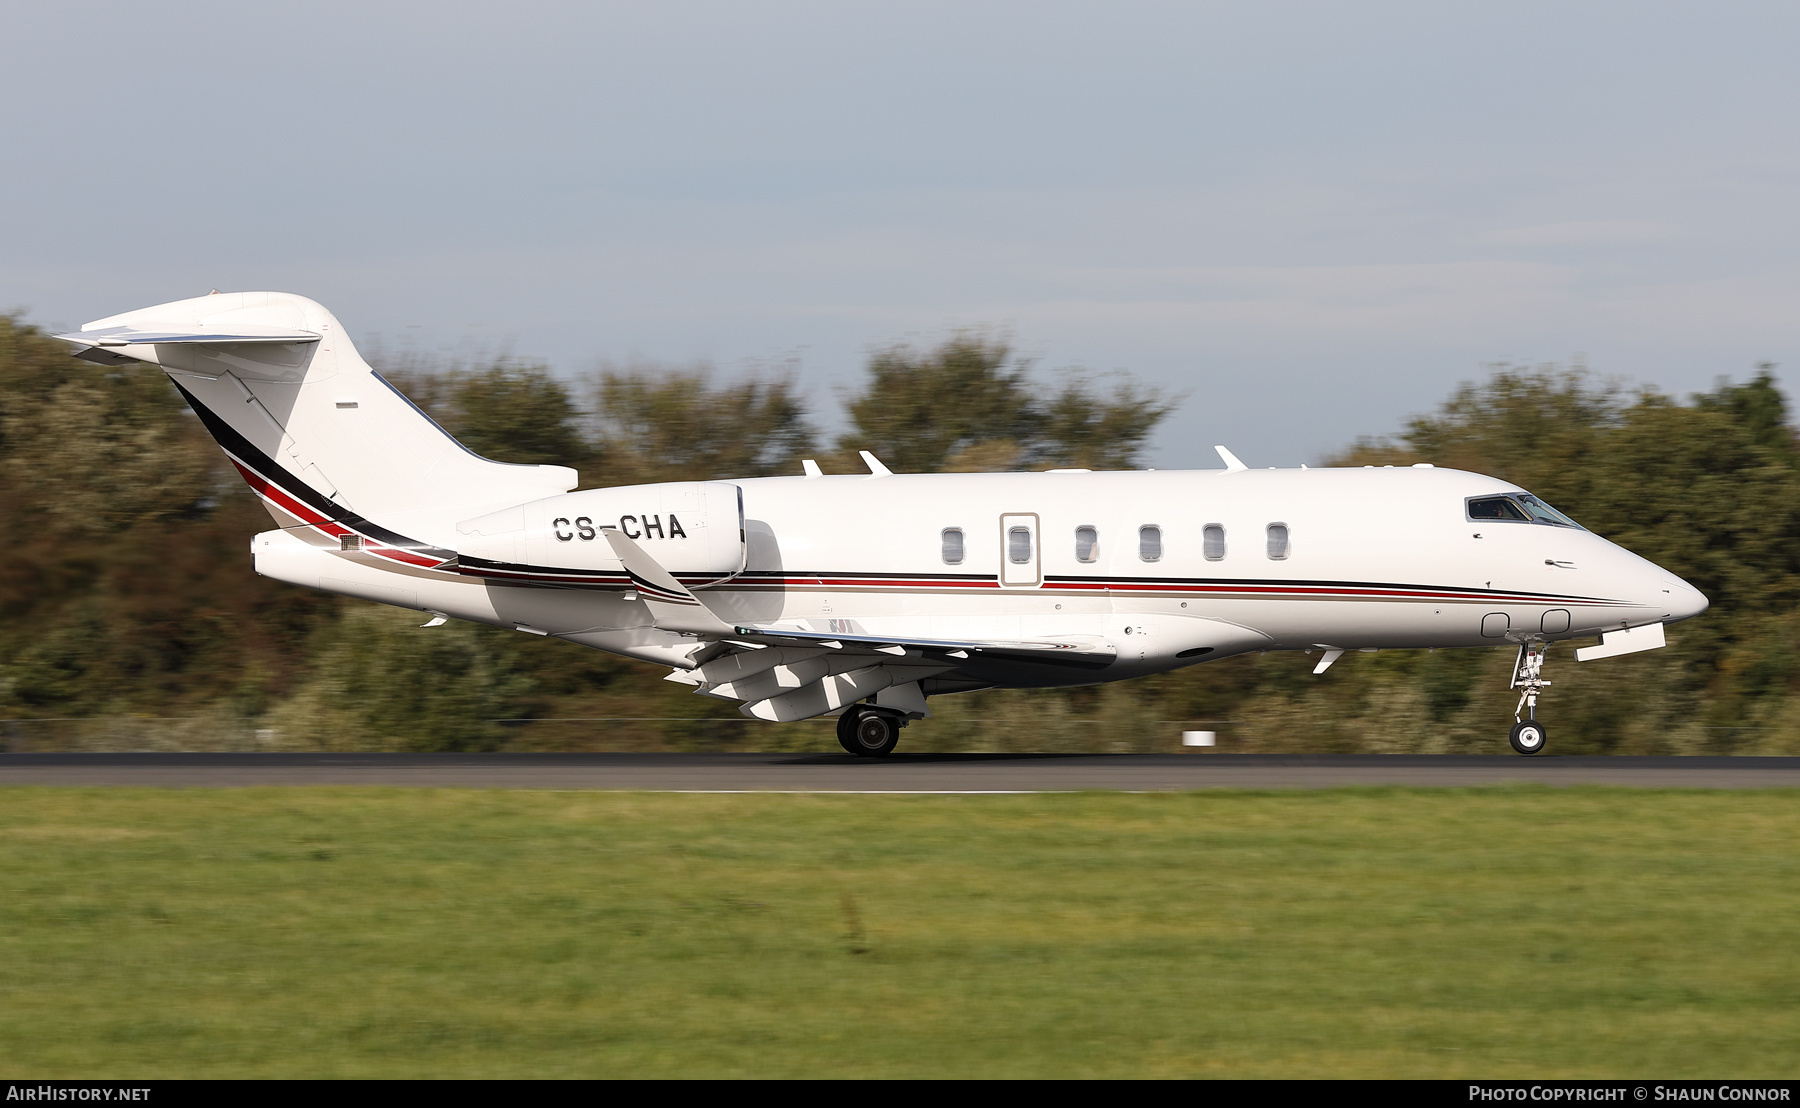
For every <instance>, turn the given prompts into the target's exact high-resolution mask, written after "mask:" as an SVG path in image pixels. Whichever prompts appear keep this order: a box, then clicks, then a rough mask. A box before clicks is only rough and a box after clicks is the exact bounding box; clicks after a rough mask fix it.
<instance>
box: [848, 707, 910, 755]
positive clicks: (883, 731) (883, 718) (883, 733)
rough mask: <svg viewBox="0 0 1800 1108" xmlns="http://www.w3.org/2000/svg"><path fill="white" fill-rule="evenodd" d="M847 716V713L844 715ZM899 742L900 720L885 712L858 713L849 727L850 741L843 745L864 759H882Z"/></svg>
mask: <svg viewBox="0 0 1800 1108" xmlns="http://www.w3.org/2000/svg"><path fill="white" fill-rule="evenodd" d="M845 714H846V715H848V714H849V713H847V712H846V713H845ZM899 742H900V720H899V719H898V718H896V717H895V716H892V715H889V714H888V713H886V712H870V711H859V712H857V713H856V722H855V723H854V724H853V725H852V726H851V727H850V741H849V742H847V743H845V744H844V745H845V746H846V747H848V748H849V749H850V753H852V754H856V755H859V756H861V757H864V758H882V757H886V756H887V755H888V754H889V753H891V752H892V751H893V749H894V747H895V745H896V744H898V743H899Z"/></svg>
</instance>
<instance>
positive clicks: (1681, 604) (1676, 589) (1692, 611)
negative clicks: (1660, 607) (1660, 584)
mask: <svg viewBox="0 0 1800 1108" xmlns="http://www.w3.org/2000/svg"><path fill="white" fill-rule="evenodd" d="M1664 588H1666V589H1667V590H1668V595H1667V596H1665V597H1664V598H1663V602H1664V604H1665V605H1667V608H1668V613H1669V615H1668V620H1667V622H1669V623H1674V622H1676V621H1677V620H1683V619H1692V618H1693V617H1694V616H1697V615H1699V614H1700V613H1701V612H1704V611H1706V609H1707V608H1709V607H1711V606H1712V601H1710V600H1708V599H1706V594H1705V593H1703V592H1701V591H1700V590H1699V589H1696V588H1695V587H1694V586H1692V585H1690V584H1688V583H1687V582H1686V581H1683V580H1682V579H1681V578H1679V577H1671V578H1669V580H1668V583H1667V584H1666V585H1665V586H1664Z"/></svg>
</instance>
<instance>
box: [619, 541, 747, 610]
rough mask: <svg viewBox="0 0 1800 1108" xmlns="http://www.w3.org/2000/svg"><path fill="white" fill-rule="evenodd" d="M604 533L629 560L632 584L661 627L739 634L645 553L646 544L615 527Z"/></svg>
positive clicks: (625, 558)
mask: <svg viewBox="0 0 1800 1108" xmlns="http://www.w3.org/2000/svg"><path fill="white" fill-rule="evenodd" d="M600 533H601V534H602V535H605V536H606V541H607V542H609V543H611V544H612V548H613V553H614V554H617V555H618V556H619V561H621V562H623V563H625V573H626V575H627V576H629V577H630V578H631V585H632V587H633V588H635V589H636V590H637V594H638V595H639V596H641V597H643V599H644V606H645V607H646V608H648V609H650V617H651V618H652V619H654V620H655V621H656V625H657V626H658V627H660V628H662V629H663V630H665V631H680V632H683V633H686V634H690V635H712V636H727V635H733V634H736V632H735V631H733V630H732V627H731V625H730V624H729V623H726V622H725V621H724V620H722V619H720V618H719V617H718V616H716V615H714V614H713V612H712V609H711V608H708V607H707V606H706V605H705V604H702V603H701V602H700V598H699V597H697V596H695V595H694V594H693V593H691V592H689V591H688V590H687V586H685V585H683V584H682V583H681V582H680V581H677V580H675V578H674V577H673V576H672V575H671V574H670V573H669V571H668V570H666V569H664V568H663V567H662V566H661V565H659V564H657V561H656V559H655V558H652V557H651V556H650V555H648V554H646V553H644V548H643V547H641V546H639V545H638V544H637V543H635V542H632V541H631V540H630V539H628V538H626V537H625V534H624V532H622V531H620V530H618V529H617V528H615V527H603V528H601V530H600Z"/></svg>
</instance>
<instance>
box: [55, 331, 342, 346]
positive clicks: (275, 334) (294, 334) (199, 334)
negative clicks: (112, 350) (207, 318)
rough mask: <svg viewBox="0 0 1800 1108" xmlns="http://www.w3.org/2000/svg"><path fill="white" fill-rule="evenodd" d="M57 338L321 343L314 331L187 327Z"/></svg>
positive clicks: (88, 342)
mask: <svg viewBox="0 0 1800 1108" xmlns="http://www.w3.org/2000/svg"><path fill="white" fill-rule="evenodd" d="M55 337H56V338H59V339H61V340H63V341H64V342H73V343H79V344H81V345H82V346H131V345H133V344H138V343H245V342H275V343H307V342H318V341H319V336H318V335H316V334H314V333H313V332H311V331H296V330H291V329H289V328H285V327H230V328H221V329H219V330H216V331H208V330H205V329H203V328H199V327H185V328H181V329H179V330H159V329H146V328H141V327H97V328H95V329H94V330H92V331H75V332H71V333H70V334H66V335H57V336H55Z"/></svg>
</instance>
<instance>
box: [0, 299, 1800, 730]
mask: <svg viewBox="0 0 1800 1108" xmlns="http://www.w3.org/2000/svg"><path fill="white" fill-rule="evenodd" d="M371 361H374V362H376V363H377V368H379V369H381V370H382V371H383V372H384V374H385V375H386V376H388V377H389V378H390V380H392V381H394V382H395V384H396V385H397V386H398V387H400V388H401V390H402V391H404V392H406V393H407V394H408V395H409V396H410V397H412V398H413V399H414V400H415V402H417V403H419V404H420V405H421V407H423V408H424V409H425V410H426V411H428V412H429V413H431V414H432V416H433V417H434V418H436V419H437V420H438V421H439V422H440V423H442V424H443V425H444V427H445V428H446V429H447V430H448V431H450V432H451V433H452V434H454V435H455V436H456V437H457V438H459V439H460V440H461V441H463V442H464V443H465V444H466V445H468V446H469V447H470V448H471V449H473V450H475V451H477V452H478V453H482V454H485V455H487V456H489V457H493V458H496V459H498V460H502V461H510V462H554V463H557V464H564V465H572V466H575V467H576V468H578V469H579V470H580V471H581V474H582V479H583V486H582V487H590V488H591V487H599V486H605V485H620V484H634V483H639V482H646V481H665V480H687V479H708V478H721V477H748V476H764V475H772V474H782V473H796V472H798V471H799V461H800V459H802V458H806V457H815V458H818V459H819V460H820V461H821V462H822V463H823V464H824V465H825V467H826V469H827V471H828V472H829V471H837V472H858V471H860V470H861V468H862V466H861V463H860V461H859V460H858V458H857V451H859V450H863V449H867V450H870V451H871V452H873V453H874V454H875V455H876V456H877V457H879V458H881V459H882V460H883V461H884V462H885V463H887V464H888V465H889V466H890V467H892V468H893V469H895V470H896V471H900V472H955V471H979V470H1003V469H1039V468H1052V467H1067V466H1079V467H1085V468H1093V469H1117V468H1131V467H1132V466H1134V465H1135V464H1136V463H1137V460H1138V456H1139V453H1140V451H1141V450H1142V448H1143V445H1144V443H1145V441H1146V440H1147V438H1148V436H1149V435H1150V434H1151V433H1152V432H1153V431H1154V429H1155V428H1156V426H1157V425H1158V423H1159V422H1160V421H1161V420H1162V419H1164V418H1165V417H1166V416H1167V415H1168V414H1169V413H1170V412H1171V411H1172V410H1173V409H1174V406H1175V405H1176V404H1177V403H1178V402H1179V398H1178V397H1171V396H1169V395H1167V394H1165V393H1162V392H1160V391H1158V390H1156V389H1154V388H1149V387H1146V386H1144V385H1143V384H1141V383H1139V382H1137V381H1135V380H1134V379H1132V378H1131V377H1129V376H1127V375H1111V376H1102V375H1093V374H1087V373H1082V372H1065V373H1058V374H1046V373H1044V372H1042V371H1041V370H1040V369H1039V368H1038V367H1037V366H1035V365H1034V364H1032V363H1031V361H1030V360H1029V359H1026V358H1024V357H1021V356H1020V355H1019V353H1018V352H1017V351H1016V349H1015V348H1014V347H1013V346H1012V345H1011V344H1010V343H1009V342H1008V341H1007V340H1006V339H1005V338H1004V337H1001V336H998V335H996V334H993V333H987V332H977V331H971V332H963V333H958V334H954V335H951V336H949V337H947V338H945V339H943V340H942V341H940V342H937V343H935V344H929V345H918V344H900V345H891V346H887V347H882V348H878V349H876V350H874V351H872V352H871V354H870V356H869V358H868V360H867V364H866V366H865V367H864V368H865V372H864V376H863V378H862V380H861V382H860V384H859V386H858V387H857V388H856V389H855V391H854V392H853V393H852V394H851V395H850V396H849V397H848V398H847V399H846V402H845V405H844V420H843V431H842V432H841V433H840V434H838V435H836V436H835V437H833V438H831V439H830V440H829V441H827V439H826V438H825V437H824V436H823V435H821V433H820V432H819V430H818V428H817V425H816V423H815V422H814V420H815V419H816V418H817V416H818V413H816V412H814V411H813V410H812V409H811V408H810V407H809V405H808V403H807V397H806V396H805V395H804V394H803V392H802V390H801V389H800V387H799V385H798V379H797V375H796V372H795V371H794V368H793V367H791V366H786V367H775V368H773V369H767V370H764V371H761V372H756V373H751V374H748V375H744V376H740V377H737V378H735V379H725V378H721V377H719V376H718V375H716V374H713V373H711V372H710V371H708V370H707V369H706V368H705V367H699V366H695V367H671V366H666V365H658V364H626V365H617V366H602V367H601V368H600V369H599V370H597V371H595V372H593V373H590V374H587V375H584V376H579V377H563V376H558V375H557V374H555V373H552V372H551V371H550V369H549V367H547V366H545V365H542V364H537V363H532V362H528V361H522V360H518V359H512V358H489V359H485V360H482V361H477V362H474V363H470V364H444V363H441V362H436V361H434V360H433V359H432V358H429V357H424V356H420V355H417V354H413V355H387V354H382V353H381V352H379V351H378V352H377V355H376V356H375V357H372V358H371ZM1416 461H1429V462H1433V463H1434V464H1437V465H1440V466H1454V467H1456V468H1462V469H1470V470H1476V471H1479V472H1485V473H1490V474H1493V475H1495V476H1498V477H1502V478H1505V479H1507V480H1511V481H1515V482H1517V483H1518V484H1519V485H1521V486H1522V487H1524V488H1527V489H1530V490H1532V491H1534V492H1536V493H1538V494H1539V495H1541V496H1543V497H1544V498H1545V499H1547V500H1548V501H1550V503H1552V504H1554V505H1556V506H1557V507H1559V508H1561V509H1563V510H1564V511H1566V512H1568V513H1570V514H1571V515H1573V516H1574V517H1575V518H1576V519H1578V520H1580V521H1581V522H1582V523H1583V524H1585V525H1586V526H1588V527H1590V528H1591V529H1593V530H1595V531H1597V532H1599V533H1600V534H1603V535H1606V536H1607V537H1609V538H1612V539H1615V540H1616V541H1619V542H1621V543H1623V544H1624V545H1625V546H1627V547H1628V548H1630V549H1632V550H1635V551H1637V552H1638V553H1640V554H1642V555H1644V556H1645V557H1648V558H1650V559H1652V560H1653V561H1656V562H1657V563H1659V564H1661V565H1664V566H1666V567H1668V568H1669V569H1671V570H1672V571H1674V572H1676V573H1678V574H1680V575H1682V576H1683V577H1685V578H1687V579H1688V580H1690V581H1693V582H1694V583H1695V584H1696V585H1698V586H1699V587H1700V588H1701V589H1702V590H1704V591H1705V592H1706V593H1707V594H1708V596H1709V597H1711V598H1712V601H1713V607H1712V609H1711V610H1710V611H1709V612H1708V613H1707V614H1706V615H1704V616H1702V617H1700V618H1699V619H1697V620H1693V621H1690V622H1688V623H1684V624H1681V625H1678V626H1677V627H1676V628H1674V629H1672V630H1671V632H1670V641H1671V646H1670V648H1669V649H1666V650H1662V651H1656V652H1653V653H1650V654H1644V655H1635V656H1631V657H1627V658H1620V659H1614V660H1610V661H1606V662H1601V663H1594V664H1591V665H1586V666H1576V665H1574V664H1573V662H1572V659H1571V658H1570V655H1569V653H1568V651H1567V648H1558V649H1556V650H1553V652H1552V656H1551V658H1552V672H1551V673H1550V676H1551V678H1552V679H1553V680H1554V681H1556V685H1555V687H1554V688H1553V689H1552V691H1551V693H1550V695H1549V697H1548V699H1547V702H1546V716H1547V718H1549V719H1551V720H1552V721H1553V723H1554V726H1555V728H1556V730H1555V736H1554V739H1553V741H1554V742H1555V743H1556V744H1557V748H1558V749H1559V750H1564V751H1573V750H1593V751H1626V750H1631V751H1656V750H1666V751H1671V752H1695V751H1703V750H1704V751H1749V750H1777V749H1782V750H1785V749H1794V748H1797V747H1800V588H1797V587H1796V582H1797V581H1800V566H1797V565H1796V559H1797V558H1800V542H1797V541H1796V540H1800V444H1797V442H1796V439H1795V435H1794V432H1793V430H1792V429H1791V428H1790V426H1789V423H1788V412H1787V408H1786V402H1785V399H1784V398H1783V396H1782V394H1781V392H1780V391H1779V389H1778V387H1777V385H1776V382H1775V379H1774V375H1773V368H1772V367H1767V366H1764V367H1760V368H1759V369H1758V370H1757V372H1756V373H1755V375H1754V376H1753V377H1752V378H1751V379H1750V380H1749V381H1747V382H1744V383H1732V382H1728V381H1721V382H1720V383H1719V385H1718V387H1717V388H1716V389H1714V390H1713V391H1711V392H1708V393H1705V394H1702V395H1698V396H1693V397H1689V398H1688V399H1687V400H1686V402H1681V401H1678V400H1677V399H1676V398H1674V397H1671V396H1669V395H1666V394H1664V393H1661V392H1658V391H1655V390H1652V389H1637V390H1635V391H1634V390H1627V389H1625V388H1623V387H1622V386H1619V385H1617V384H1614V383H1608V382H1605V381H1599V380H1596V379H1594V378H1593V377H1592V376H1590V375H1588V374H1585V373H1582V372H1577V371H1571V370H1568V369H1564V368H1561V367H1557V366H1536V367H1527V366H1496V367H1491V368H1490V372H1489V374H1488V376H1487V377H1486V378H1485V379H1484V380H1482V381H1479V382H1471V383H1468V384H1465V385H1463V386H1462V387H1461V388H1459V389H1458V390H1456V391H1455V392H1454V393H1453V394H1452V395H1451V396H1450V397H1449V398H1448V399H1446V400H1445V401H1444V402H1443V403H1442V404H1440V405H1439V406H1438V408H1437V409H1436V410H1435V411H1433V412H1431V413H1429V414H1427V415H1423V416H1419V417H1417V418H1415V419H1413V420H1411V421H1409V422H1408V423H1407V424H1406V425H1405V427H1404V428H1403V430H1402V431H1401V433H1399V434H1398V435H1396V436H1393V437H1391V438H1389V439H1384V440H1362V441H1358V442H1357V443H1356V444H1354V445H1353V446H1352V447H1350V448H1348V449H1347V450H1346V451H1344V452H1343V453H1342V454H1341V455H1340V456H1339V457H1338V458H1336V459H1334V463H1335V464H1345V465H1365V464H1372V465H1380V464H1396V465H1398V464H1410V463H1412V462H1416ZM269 525H270V524H269V522H268V516H267V515H266V513H264V512H263V510H262V509H261V507H260V506H259V505H258V504H257V503H256V502H255V500H254V498H253V497H252V496H251V494H250V493H249V491H248V490H247V489H246V488H244V486H243V485H242V483H241V481H239V480H238V479H237V477H236V475H235V473H233V472H231V471H230V469H229V467H228V466H226V465H225V464H224V461H223V458H222V456H221V455H220V454H219V452H218V449H217V447H216V446H215V445H214V444H213V443H212V441H211V440H210V439H209V438H208V437H207V436H206V435H205V434H204V432H203V431H202V430H201V429H200V427H199V425H198V421H197V420H195V419H194V418H193V416H192V414H191V413H190V412H188V411H187V409H186V407H185V405H184V404H183V402H182V401H181V399H180V397H179V395H178V394H177V393H176V392H175V390H174V389H173V388H171V387H170V386H169V385H168V383H167V381H166V379H165V378H164V377H163V375H162V373H161V371H160V370H157V369H155V368H154V367H150V366H120V367H112V368H105V369H103V368H100V367H95V366H93V365H90V364H89V363H85V362H80V361H76V360H74V359H72V358H70V357H69V354H68V350H67V348H66V347H65V346H64V345H63V344H61V343H58V342H55V341H54V340H51V339H49V338H48V337H47V336H46V335H44V334H43V333H42V332H41V331H40V330H39V329H38V328H36V327H34V326H32V325H31V324H29V323H28V322H26V321H25V320H23V319H22V318H19V317H18V316H0V534H3V535H4V536H5V538H6V540H7V543H8V549H9V552H10V554H11V557H9V558H8V559H6V560H5V562H4V563H3V564H0V717H4V718H5V719H6V720H7V721H8V722H6V723H0V729H4V739H5V742H6V743H7V744H9V745H10V747H11V748H13V749H31V748H48V747H56V746H72V745H73V746H89V747H93V746H106V745H114V746H125V747H130V746H142V745H146V743H149V744H150V745H162V746H176V747H181V746H185V747H193V748H204V747H207V746H243V745H252V746H257V747H260V748H276V749H399V750H406V749H459V750H483V749H501V748H505V749H696V748H718V749H730V748H739V749H768V748H771V747H794V748H800V747H809V746H817V747H818V748H820V749H835V746H834V743H835V740H834V739H832V738H831V736H830V733H829V730H828V729H827V728H824V727H818V726H799V727H792V728H772V727H768V726H765V725H761V724H755V723H750V722H747V721H744V720H742V718H741V717H739V716H737V715H736V714H735V712H734V711H733V708H732V706H731V705H729V704H725V703H722V702H719V701H713V700H709V699H707V698H702V697H694V696H692V695H689V694H688V693H687V690H686V689H685V688H682V687H678V686H674V685H672V684H670V683H667V682H663V681H660V680H657V678H658V677H660V676H661V675H662V673H663V671H662V670H661V669H659V668H657V667H652V666H646V665H642V664H639V663H635V662H630V661H627V660H624V659H620V658H616V657H614V656H611V655H607V654H603V653H600V652H598V651H593V650H589V649H586V648H582V647H577V646H574V645H572V644H567V643H561V642H555V641H545V640H542V639H538V638H531V639H530V640H529V641H526V637H525V636H520V635H517V634H514V633H511V632H508V631H503V630H499V629H495V628H487V627H479V626H475V625H472V624H464V623H454V622H453V623H452V624H450V625H448V626H444V627H438V628H432V629H422V628H420V627H419V626H418V623H419V622H420V618H419V616H418V614H417V613H414V612H410V611H402V610H398V609H393V608H386V607H383V606H380V605H373V604H368V603H364V602H361V601H355V600H348V599H345V598H341V597H333V596H329V595H326V594H323V593H316V592H312V591H310V590H306V589H301V588H296V587H293V586H288V585H283V584H279V583H276V582H271V581H268V580H266V579H264V578H260V577H257V576H255V574H254V573H253V572H251V564H250V561H249V557H248V543H249V538H250V536H251V535H252V534H254V533H255V532H257V531H260V530H265V529H267V528H268V526H269ZM1510 664H1511V656H1510V653H1509V652H1507V651H1505V650H1494V651H1489V650H1473V651H1440V652H1436V653H1429V654H1428V653H1424V652H1416V651H1388V652H1382V653H1380V654H1366V655H1352V656H1350V657H1347V658H1345V659H1344V660H1343V661H1342V662H1340V663H1338V665H1337V666H1335V667H1333V669H1332V670H1331V671H1330V672H1328V673H1327V674H1326V675H1324V676H1323V677H1318V678H1315V677H1312V676H1311V674H1310V662H1309V660H1307V659H1305V658H1303V657H1301V656H1299V655H1294V654H1284V653H1274V654H1268V655H1251V656H1247V657H1243V658H1234V659H1226V660H1223V661H1220V662H1217V663H1212V664H1207V665H1200V666H1195V667H1191V668H1189V669H1185V670H1181V671H1177V672H1175V673H1171V674H1164V675H1160V676H1157V677H1152V678H1146V679H1141V680H1138V681H1132V682H1124V683H1115V684H1111V685H1105V686H1097V687H1094V688H1087V689H1073V690H1047V691H1039V690H1034V691H1005V690H996V691H991V692H985V693H976V694H970V695H967V696H958V697H944V698H939V699H937V700H934V702H933V711H934V713H936V715H935V718H934V719H933V720H931V721H930V722H929V723H927V724H924V725H921V726H919V727H916V728H914V729H912V730H910V731H909V732H908V735H907V742H908V747H909V749H917V750H923V749H965V750H983V749H987V750H995V749H1067V750H1074V749H1162V748H1166V747H1168V746H1170V745H1172V744H1173V743H1174V742H1175V741H1176V735H1177V733H1178V731H1179V730H1180V729H1181V727H1182V726H1184V725H1186V726H1195V725H1199V724H1200V723H1201V722H1202V721H1208V725H1209V726H1212V727H1214V728H1215V729H1217V730H1220V731H1221V733H1222V742H1223V743H1224V744H1225V745H1226V747H1227V748H1232V749H1243V750H1395V751H1399V750H1477V751H1494V750H1498V749H1499V748H1500V747H1499V745H1498V744H1500V743H1502V742H1503V741H1504V739H1503V736H1504V730H1505V725H1506V724H1507V723H1508V722H1509V721H1510V715H1511V711H1512V704H1511V698H1510V696H1509V695H1508V693H1507V690H1506V683H1507V680H1506V678H1507V672H1508V667H1509V666H1510ZM147 735H148V736H153V739H146V738H145V736H147Z"/></svg>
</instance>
